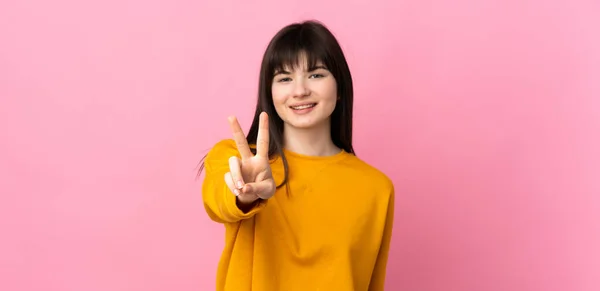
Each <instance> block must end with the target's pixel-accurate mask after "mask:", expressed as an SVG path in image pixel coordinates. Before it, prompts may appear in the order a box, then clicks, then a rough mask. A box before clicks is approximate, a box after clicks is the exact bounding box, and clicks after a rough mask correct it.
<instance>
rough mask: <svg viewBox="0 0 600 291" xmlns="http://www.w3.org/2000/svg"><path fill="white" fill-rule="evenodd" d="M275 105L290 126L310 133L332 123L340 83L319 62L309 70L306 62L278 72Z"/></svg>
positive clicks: (300, 61)
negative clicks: (310, 129)
mask: <svg viewBox="0 0 600 291" xmlns="http://www.w3.org/2000/svg"><path fill="white" fill-rule="evenodd" d="M271 92H272V95H273V104H274V105H275V110H276V111H277V114H278V115H279V117H280V118H281V119H282V120H283V122H284V123H285V124H286V126H291V127H294V128H302V129H309V128H314V127H317V126H322V125H323V124H327V123H329V121H330V120H329V119H330V116H331V114H332V113H333V110H334V109H335V105H336V102H337V99H338V98H337V83H336V80H335V78H334V77H333V75H332V74H331V73H330V72H329V71H328V70H327V68H325V66H323V64H322V63H321V62H318V63H317V65H316V67H315V68H308V67H307V62H306V60H305V58H301V59H300V60H299V65H298V66H296V68H295V69H293V70H292V68H291V67H287V68H284V70H283V71H278V72H275V76H274V77H273V84H272V86H271Z"/></svg>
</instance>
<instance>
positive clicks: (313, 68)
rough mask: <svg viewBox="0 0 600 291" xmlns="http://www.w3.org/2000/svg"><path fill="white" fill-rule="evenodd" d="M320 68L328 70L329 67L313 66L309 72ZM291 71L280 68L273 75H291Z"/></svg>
mask: <svg viewBox="0 0 600 291" xmlns="http://www.w3.org/2000/svg"><path fill="white" fill-rule="evenodd" d="M318 69H323V70H327V67H325V66H322V65H321V66H314V67H311V68H310V69H308V72H314V71H316V70H318ZM290 74H291V73H290V72H288V71H286V70H280V71H275V74H274V75H273V76H277V75H290Z"/></svg>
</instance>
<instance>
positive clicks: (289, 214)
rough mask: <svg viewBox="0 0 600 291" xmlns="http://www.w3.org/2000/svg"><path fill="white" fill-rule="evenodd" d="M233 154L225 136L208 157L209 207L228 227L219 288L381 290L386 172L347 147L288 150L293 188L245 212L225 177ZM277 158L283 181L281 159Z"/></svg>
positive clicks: (389, 218)
mask: <svg viewBox="0 0 600 291" xmlns="http://www.w3.org/2000/svg"><path fill="white" fill-rule="evenodd" d="M234 155H235V156H238V157H239V153H238V152H237V148H236V145H235V143H234V142H233V140H223V141H221V142H219V143H217V144H216V145H215V146H214V147H213V148H212V150H211V151H210V152H209V154H208V156H207V157H206V159H205V169H206V176H205V179H204V183H203V186H202V197H203V200H204V207H205V209H206V212H207V213H208V215H209V217H210V218H211V219H212V220H214V221H216V222H219V223H223V224H224V225H225V231H226V234H225V248H224V250H223V253H222V256H221V260H220V262H219V267H218V271H217V290H218V291H230V290H231V291H247V290H248V291H249V290H256V291H271V290H273V291H294V290H299V291H313V290H315V291H316V290H321V291H351V290H352V291H368V290H383V286H384V280H385V272H386V263H387V259H388V251H389V246H390V239H391V233H392V223H393V214H394V187H393V185H392V182H391V181H390V179H389V178H388V177H387V176H386V175H384V174H383V173H381V172H380V171H378V170H376V169H375V168H373V167H371V166H369V165H368V164H366V163H365V162H363V161H361V160H360V159H358V158H357V157H356V156H354V155H352V154H350V153H347V152H344V151H342V152H341V153H339V154H337V155H335V156H329V157H310V156H304V155H300V154H297V153H293V152H290V151H285V155H286V158H288V163H289V170H290V172H289V182H288V183H289V187H290V192H288V191H287V189H286V187H285V186H284V187H281V188H279V189H278V190H277V191H276V193H275V195H274V196H273V197H272V198H270V199H268V200H263V201H262V202H261V203H259V204H258V205H257V206H256V207H254V208H253V209H252V210H250V211H249V212H247V213H244V212H242V211H241V210H240V209H239V208H238V207H237V206H236V197H235V196H234V195H233V193H231V191H230V190H229V189H228V188H227V185H225V181H224V178H223V177H224V175H225V173H226V172H228V171H229V163H228V159H229V157H231V156H234ZM272 160H273V161H272V163H271V169H272V172H273V177H274V178H275V183H276V184H277V185H279V184H280V183H281V181H282V180H283V175H284V172H283V163H282V162H281V159H280V158H275V159H272Z"/></svg>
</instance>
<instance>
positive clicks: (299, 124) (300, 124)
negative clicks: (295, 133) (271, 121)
mask: <svg viewBox="0 0 600 291" xmlns="http://www.w3.org/2000/svg"><path fill="white" fill-rule="evenodd" d="M286 123H287V124H288V125H289V126H291V127H293V128H297V129H312V128H317V127H320V126H323V124H324V123H325V120H287V121H286Z"/></svg>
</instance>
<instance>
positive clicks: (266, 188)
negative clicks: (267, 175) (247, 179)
mask: <svg viewBox="0 0 600 291" xmlns="http://www.w3.org/2000/svg"><path fill="white" fill-rule="evenodd" d="M242 191H243V192H244V194H254V195H256V196H258V197H259V198H261V199H269V198H271V196H273V194H275V183H274V182H273V180H272V179H267V180H263V181H260V182H256V183H246V185H244V188H243V189H242Z"/></svg>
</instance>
